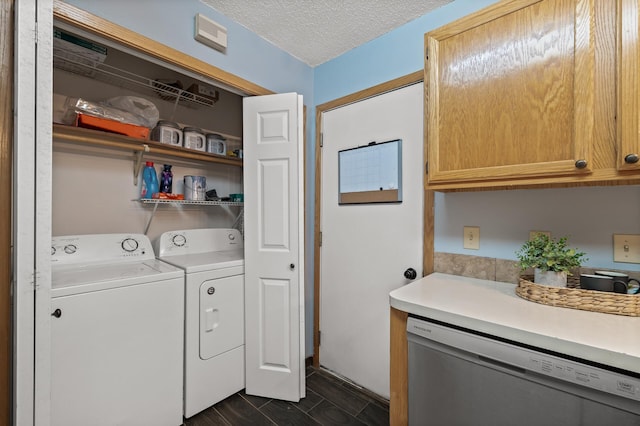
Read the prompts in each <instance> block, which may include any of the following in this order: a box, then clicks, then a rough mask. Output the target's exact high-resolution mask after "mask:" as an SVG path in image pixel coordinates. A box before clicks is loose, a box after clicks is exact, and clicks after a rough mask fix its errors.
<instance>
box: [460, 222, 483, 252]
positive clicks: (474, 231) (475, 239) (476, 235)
mask: <svg viewBox="0 0 640 426" xmlns="http://www.w3.org/2000/svg"><path fill="white" fill-rule="evenodd" d="M463 238H464V242H463V244H462V246H463V247H464V248H466V249H471V250H480V227H479V226H465V227H464V237H463Z"/></svg>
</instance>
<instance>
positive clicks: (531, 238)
mask: <svg viewBox="0 0 640 426" xmlns="http://www.w3.org/2000/svg"><path fill="white" fill-rule="evenodd" d="M538 234H544V235H546V236H547V237H549V238H551V232H549V231H529V241H531V240H533V239H534V238H535V237H536V235H538Z"/></svg>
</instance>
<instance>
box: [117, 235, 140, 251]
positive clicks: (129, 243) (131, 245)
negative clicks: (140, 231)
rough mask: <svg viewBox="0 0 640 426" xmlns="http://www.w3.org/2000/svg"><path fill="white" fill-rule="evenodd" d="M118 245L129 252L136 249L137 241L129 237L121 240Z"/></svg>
mask: <svg viewBox="0 0 640 426" xmlns="http://www.w3.org/2000/svg"><path fill="white" fill-rule="evenodd" d="M120 245H121V246H122V250H124V251H126V252H129V253H131V252H132V251H136V250H137V249H138V241H137V240H136V239H134V238H131V237H128V238H125V239H124V240H122V243H121V244H120Z"/></svg>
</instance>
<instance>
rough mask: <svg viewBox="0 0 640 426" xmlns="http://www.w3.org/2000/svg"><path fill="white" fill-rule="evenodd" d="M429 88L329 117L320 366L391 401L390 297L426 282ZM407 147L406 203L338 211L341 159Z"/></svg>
mask: <svg viewBox="0 0 640 426" xmlns="http://www.w3.org/2000/svg"><path fill="white" fill-rule="evenodd" d="M422 93H423V89H422V83H417V84H413V85H411V86H408V87H404V88H401V89H397V90H394V91H392V92H387V93H383V94H381V95H378V96H375V97H373V98H369V99H366V100H364V101H360V102H355V103H352V104H349V105H347V106H343V107H340V108H336V109H334V110H331V111H327V112H325V113H324V114H323V115H322V133H323V145H324V146H323V148H322V177H321V179H322V207H321V208H322V210H321V215H320V217H321V227H322V247H321V255H320V332H321V336H322V339H321V341H320V365H322V366H323V367H326V368H328V369H329V370H332V371H334V372H336V373H338V374H340V375H342V376H345V377H347V378H348V379H350V380H352V381H354V382H355V383H357V384H358V385H360V386H363V387H365V388H367V389H369V390H371V391H373V392H375V393H377V394H379V395H381V396H384V397H387V398H388V397H389V292H390V291H391V290H393V289H396V288H398V287H400V286H402V285H403V284H406V283H408V282H409V281H410V280H409V279H407V278H405V276H404V273H405V271H406V270H407V269H409V268H412V269H414V270H415V271H416V275H417V276H418V277H421V276H422V235H423V224H422V222H423V214H422V211H423V189H422V182H423V176H424V175H423V170H424V163H423V160H422V159H423V153H422V150H423V142H422V134H423V132H422V112H423V107H422V104H423V102H424V99H423V95H422ZM394 139H401V140H402V179H401V181H402V202H400V203H391V204H351V205H339V204H338V178H339V176H338V172H337V170H338V151H340V150H343V149H349V148H355V147H357V146H362V145H368V144H369V143H370V142H372V141H376V142H385V141H389V140H394Z"/></svg>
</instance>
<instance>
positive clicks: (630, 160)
mask: <svg viewBox="0 0 640 426" xmlns="http://www.w3.org/2000/svg"><path fill="white" fill-rule="evenodd" d="M638 160H640V157H638V154H628V155H627V156H626V157H624V162H625V163H627V164H635V163H637V162H638Z"/></svg>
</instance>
